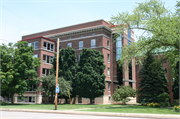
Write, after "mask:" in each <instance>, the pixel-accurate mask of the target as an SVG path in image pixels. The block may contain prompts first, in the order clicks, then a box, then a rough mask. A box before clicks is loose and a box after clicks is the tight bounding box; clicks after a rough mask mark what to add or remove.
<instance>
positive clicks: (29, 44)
mask: <svg viewBox="0 0 180 119" xmlns="http://www.w3.org/2000/svg"><path fill="white" fill-rule="evenodd" d="M32 43H33V44H34V45H33V48H34V49H35V50H36V49H38V46H37V47H36V46H35V44H36V43H38V41H36V42H31V43H28V46H31V44H32ZM38 45H39V44H38Z"/></svg>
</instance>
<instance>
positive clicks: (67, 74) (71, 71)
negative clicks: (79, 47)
mask: <svg viewBox="0 0 180 119" xmlns="http://www.w3.org/2000/svg"><path fill="white" fill-rule="evenodd" d="M56 60H57V56H56V55H55V57H54V60H53V63H52V64H53V67H54V69H53V73H54V74H55V75H56ZM76 70H77V59H76V55H75V50H74V49H73V48H71V47H67V48H63V49H61V50H60V52H59V72H58V77H63V78H64V79H65V80H66V81H71V86H72V88H73V90H71V97H75V96H76V92H75V90H74V89H75V83H74V82H75V81H76V80H75V74H76ZM64 98H65V99H68V98H69V97H68V96H64Z"/></svg>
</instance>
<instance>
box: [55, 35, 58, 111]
mask: <svg viewBox="0 0 180 119" xmlns="http://www.w3.org/2000/svg"><path fill="white" fill-rule="evenodd" d="M58 66H59V38H58V39H57V61H56V84H55V87H57V85H58ZM57 97H58V94H57V92H55V110H57V99H58V98H57Z"/></svg>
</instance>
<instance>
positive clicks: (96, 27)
mask: <svg viewBox="0 0 180 119" xmlns="http://www.w3.org/2000/svg"><path fill="white" fill-rule="evenodd" d="M102 29H104V31H105V32H108V33H111V32H112V30H111V29H110V28H108V27H106V26H104V25H100V26H95V27H89V28H84V29H79V30H73V31H69V32H63V33H57V34H52V35H46V36H44V37H47V38H51V39H52V38H54V37H57V38H58V37H59V38H61V37H64V36H68V35H75V34H78V33H85V32H90V31H97V30H102Z"/></svg>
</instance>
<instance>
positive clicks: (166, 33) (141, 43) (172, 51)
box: [111, 0, 180, 74]
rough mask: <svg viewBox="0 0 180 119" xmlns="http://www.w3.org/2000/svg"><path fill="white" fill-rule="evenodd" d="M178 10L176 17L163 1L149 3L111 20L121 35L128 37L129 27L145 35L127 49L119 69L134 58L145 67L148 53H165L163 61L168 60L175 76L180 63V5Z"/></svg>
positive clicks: (125, 46)
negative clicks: (125, 33) (126, 32)
mask: <svg viewBox="0 0 180 119" xmlns="http://www.w3.org/2000/svg"><path fill="white" fill-rule="evenodd" d="M176 7H177V9H176V11H177V13H172V12H171V11H170V10H168V9H166V8H165V6H164V3H163V2H161V1H160V0H149V1H145V2H143V3H137V6H136V7H135V8H134V9H133V10H132V12H131V14H130V13H128V12H122V13H118V15H117V16H112V17H111V23H112V24H117V25H118V26H117V27H116V28H117V31H118V32H121V33H124V30H125V29H126V28H127V27H129V28H130V29H133V30H139V31H142V32H143V34H142V35H141V36H139V37H137V39H138V41H136V42H133V43H131V46H128V45H124V47H123V49H122V55H121V58H120V60H119V65H123V63H124V62H126V63H129V62H131V61H132V58H133V57H136V63H142V61H143V60H144V59H145V58H146V57H147V56H146V53H147V52H150V51H153V52H156V53H158V52H161V53H163V54H164V56H162V58H168V62H169V64H170V67H171V74H173V72H174V70H173V69H174V67H175V64H176V63H177V61H179V39H180V35H179V33H180V25H179V24H180V19H179V18H180V16H179V15H180V14H179V10H180V9H179V8H180V2H177V6H176Z"/></svg>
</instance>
